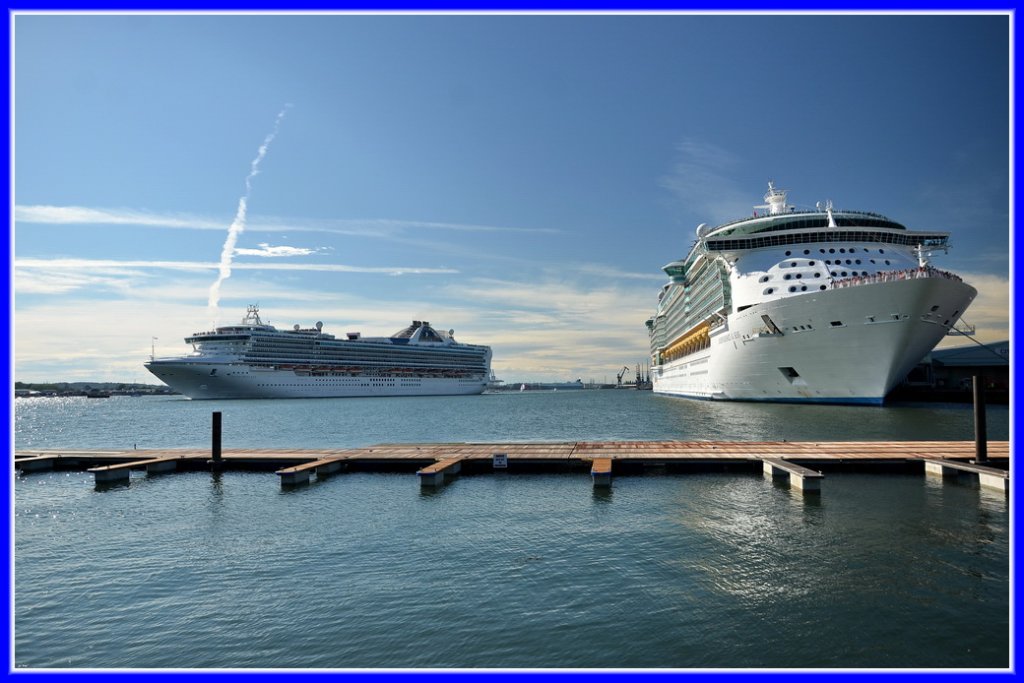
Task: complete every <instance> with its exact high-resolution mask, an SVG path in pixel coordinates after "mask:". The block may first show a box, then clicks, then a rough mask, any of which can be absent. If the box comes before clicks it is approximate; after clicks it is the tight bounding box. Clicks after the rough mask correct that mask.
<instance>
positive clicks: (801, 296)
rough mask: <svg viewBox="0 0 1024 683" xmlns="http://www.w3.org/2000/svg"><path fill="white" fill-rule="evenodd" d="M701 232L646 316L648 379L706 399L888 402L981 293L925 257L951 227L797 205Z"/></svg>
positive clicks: (781, 195)
mask: <svg viewBox="0 0 1024 683" xmlns="http://www.w3.org/2000/svg"><path fill="white" fill-rule="evenodd" d="M764 200H765V204H763V205H760V206H756V207H754V213H753V216H752V217H748V218H743V219H740V220H737V221H733V222H730V223H726V224H724V225H719V226H717V227H714V228H712V227H709V226H707V225H705V224H701V225H700V226H698V227H697V234H696V237H697V239H696V241H695V242H694V244H693V246H692V248H691V249H690V252H689V254H688V255H687V256H686V258H684V259H682V260H678V261H673V262H672V263H669V264H668V265H666V266H664V267H663V270H664V271H665V273H666V274H667V275H668V277H669V281H668V282H667V283H666V284H665V285H664V286H663V287H662V288H661V292H660V293H659V295H658V307H657V311H656V313H655V314H654V315H653V316H651V317H650V318H649V319H648V320H647V321H646V325H647V330H648V333H649V336H650V342H651V381H652V385H653V387H652V388H653V390H654V391H655V392H658V393H662V394H671V395H677V396H686V397H691V398H703V399H723V400H743V401H784V402H817V403H851V404H872V405H878V404H881V403H882V402H883V401H884V399H885V396H886V394H887V393H888V392H889V390H890V389H892V388H893V387H894V386H895V385H896V384H898V383H899V382H900V381H901V380H902V379H903V378H904V377H905V376H906V375H907V373H908V372H909V371H910V370H911V369H912V368H913V367H914V366H915V365H916V364H917V363H918V362H919V361H920V360H921V359H922V358H923V357H924V356H925V355H926V354H927V353H928V352H929V351H931V350H932V349H933V348H934V347H935V345H936V344H937V343H938V342H939V341H940V340H941V339H942V338H943V337H944V336H945V335H946V334H949V333H951V331H953V330H954V326H955V325H956V323H957V321H958V320H959V319H960V316H961V315H963V312H964V310H965V309H966V308H967V307H968V306H969V305H970V303H971V302H972V301H973V300H974V297H975V296H976V295H977V291H976V290H975V289H974V288H973V287H971V286H970V285H968V284H965V283H964V282H963V281H962V280H961V278H959V277H957V276H956V275H954V274H952V273H949V272H946V271H943V270H939V269H938V268H935V267H933V266H931V265H930V264H929V262H928V260H929V258H930V256H931V254H932V252H935V251H939V250H941V251H945V250H946V249H947V248H948V246H949V245H948V238H949V234H948V233H945V232H915V231H911V230H908V229H907V228H906V227H905V226H903V225H901V224H899V223H897V222H895V221H893V220H890V219H889V218H886V217H885V216H882V215H880V214H877V213H867V212H862V211H845V210H838V209H833V208H832V205H831V202H829V203H828V204H826V205H824V206H822V205H821V204H820V203H819V204H818V205H817V208H816V209H815V210H812V211H798V210H796V208H795V207H793V206H790V205H789V204H787V203H786V202H787V193H786V191H785V190H780V189H777V188H776V187H775V185H774V184H773V183H771V182H769V184H768V193H767V194H766V195H765V196H764Z"/></svg>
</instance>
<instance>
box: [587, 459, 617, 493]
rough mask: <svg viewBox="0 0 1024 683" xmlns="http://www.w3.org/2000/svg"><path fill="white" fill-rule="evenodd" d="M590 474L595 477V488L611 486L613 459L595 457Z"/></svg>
mask: <svg viewBox="0 0 1024 683" xmlns="http://www.w3.org/2000/svg"><path fill="white" fill-rule="evenodd" d="M590 476H591V477H593V478H594V488H610V487H611V485H612V459H611V458H595V459H594V460H593V461H592V462H591V464H590Z"/></svg>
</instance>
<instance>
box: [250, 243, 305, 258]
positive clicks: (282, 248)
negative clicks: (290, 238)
mask: <svg viewBox="0 0 1024 683" xmlns="http://www.w3.org/2000/svg"><path fill="white" fill-rule="evenodd" d="M257 246H259V249H246V248H241V247H235V254H236V255H238V256H263V257H268V258H274V257H278V256H308V255H310V254H314V253H316V252H317V250H316V249H308V248H306V247H289V246H287V245H278V246H271V245H270V244H268V243H267V242H260V243H259V245H257Z"/></svg>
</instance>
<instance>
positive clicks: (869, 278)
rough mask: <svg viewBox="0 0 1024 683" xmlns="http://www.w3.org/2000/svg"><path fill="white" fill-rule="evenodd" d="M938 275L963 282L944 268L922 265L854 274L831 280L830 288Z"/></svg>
mask: <svg viewBox="0 0 1024 683" xmlns="http://www.w3.org/2000/svg"><path fill="white" fill-rule="evenodd" d="M932 277H940V278H945V279H947V280H955V281H956V282H963V279H962V278H961V277H959V276H958V275H954V274H953V273H950V272H948V271H945V270H939V269H938V268H933V267H932V266H923V267H920V268H908V269H906V270H890V271H885V272H881V273H875V274H873V275H855V276H853V277H848V278H843V279H842V280H833V281H832V288H833V289H840V288H842V287H858V286H860V285H870V284H874V283H877V282H897V281H899V280H918V279H923V278H932Z"/></svg>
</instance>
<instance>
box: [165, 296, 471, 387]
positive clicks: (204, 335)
mask: <svg viewBox="0 0 1024 683" xmlns="http://www.w3.org/2000/svg"><path fill="white" fill-rule="evenodd" d="M185 343H187V344H190V345H191V346H192V351H191V353H189V354H188V355H185V356H181V357H177V358H155V357H154V358H151V359H150V361H149V362H148V363H146V364H145V366H146V369H148V370H149V371H150V372H152V373H153V374H154V375H156V376H157V377H158V378H159V379H160V380H161V381H162V382H164V383H165V384H167V385H168V386H169V387H171V388H172V389H174V390H176V391H178V392H179V393H182V394H184V395H185V396H188V397H189V398H192V399H212V398H333V397H344V396H442V395H464V394H480V393H483V391H484V389H486V388H487V383H488V381H489V378H490V376H491V349H490V347H488V346H478V345H475V344H463V343H460V342H457V341H455V332H454V330H449V331H448V332H447V333H445V332H440V331H438V330H435V329H434V328H433V327H431V326H430V323H428V322H425V321H420V320H414V321H413V322H412V324H411V325H409V326H408V327H406V328H405V329H403V330H401V331H400V332H397V333H396V334H394V335H392V336H390V337H363V336H362V335H361V334H360V333H359V332H349V333H347V334H346V336H345V338H344V339H338V338H336V337H335V336H334V335H332V334H328V333H326V332H324V331H323V323H321V322H317V323H316V325H314V326H313V327H312V328H302V327H300V326H299V325H295V327H294V329H291V330H278V329H277V328H275V327H274V326H273V325H270V324H265V323H263V321H262V320H261V319H260V315H259V308H258V307H257V306H249V307H248V310H247V312H246V315H245V317H244V318H243V319H242V322H241V323H240V324H239V325H233V326H228V327H218V328H216V329H215V330H213V331H210V332H197V333H195V334H193V335H192V336H190V337H186V338H185Z"/></svg>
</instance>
